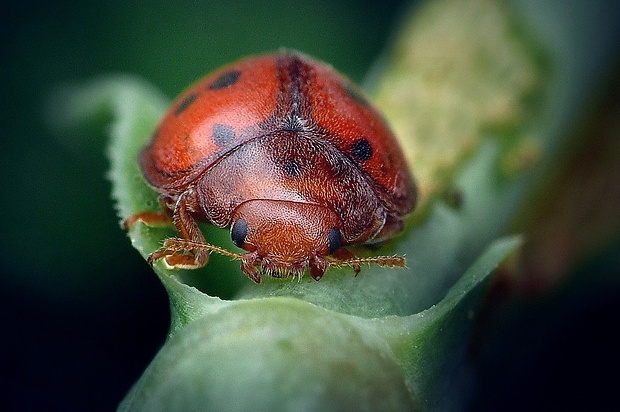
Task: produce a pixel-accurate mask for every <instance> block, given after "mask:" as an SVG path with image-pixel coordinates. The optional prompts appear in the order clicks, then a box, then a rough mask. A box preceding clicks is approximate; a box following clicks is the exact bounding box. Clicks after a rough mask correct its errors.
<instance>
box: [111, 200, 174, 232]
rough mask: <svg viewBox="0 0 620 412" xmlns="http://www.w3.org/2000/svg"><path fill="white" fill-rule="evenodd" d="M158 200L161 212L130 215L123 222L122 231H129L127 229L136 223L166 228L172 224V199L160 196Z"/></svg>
mask: <svg viewBox="0 0 620 412" xmlns="http://www.w3.org/2000/svg"><path fill="white" fill-rule="evenodd" d="M158 200H159V205H160V206H161V210H162V211H161V212H151V211H145V212H139V213H136V214H135V215H131V216H129V217H128V218H127V219H125V220H123V223H122V227H123V229H125V230H129V228H131V227H132V226H133V225H135V224H136V223H138V222H142V223H144V224H145V225H148V226H168V225H170V224H172V212H173V210H174V204H175V200H174V198H173V197H171V196H168V195H161V196H159V199H158Z"/></svg>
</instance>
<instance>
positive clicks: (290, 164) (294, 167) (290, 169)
mask: <svg viewBox="0 0 620 412" xmlns="http://www.w3.org/2000/svg"><path fill="white" fill-rule="evenodd" d="M282 169H283V170H284V173H286V175H287V176H289V177H297V176H299V174H300V173H301V168H300V167H299V163H297V161H296V160H295V159H289V160H287V161H286V162H285V163H284V165H283V167H282Z"/></svg>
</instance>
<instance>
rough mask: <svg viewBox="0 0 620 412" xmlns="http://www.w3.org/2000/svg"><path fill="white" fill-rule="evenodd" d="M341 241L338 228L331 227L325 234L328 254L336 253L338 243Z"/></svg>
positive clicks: (338, 247)
mask: <svg viewBox="0 0 620 412" xmlns="http://www.w3.org/2000/svg"><path fill="white" fill-rule="evenodd" d="M341 243H342V237H341V235H340V229H338V228H337V227H332V228H331V230H330V231H329V234H328V235H327V246H328V247H329V254H330V255H331V254H333V253H336V251H337V250H338V249H340V244H341Z"/></svg>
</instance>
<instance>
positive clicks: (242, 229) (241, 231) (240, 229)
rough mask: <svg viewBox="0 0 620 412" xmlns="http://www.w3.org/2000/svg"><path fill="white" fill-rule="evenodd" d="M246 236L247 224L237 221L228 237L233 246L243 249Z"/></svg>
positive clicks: (241, 220)
mask: <svg viewBox="0 0 620 412" xmlns="http://www.w3.org/2000/svg"><path fill="white" fill-rule="evenodd" d="M247 235H248V222H246V221H245V219H239V220H237V221H236V222H235V223H233V225H232V227H231V228H230V237H231V238H232V241H233V243H234V244H235V245H237V246H238V247H240V248H242V249H243V245H244V243H245V238H246V236H247Z"/></svg>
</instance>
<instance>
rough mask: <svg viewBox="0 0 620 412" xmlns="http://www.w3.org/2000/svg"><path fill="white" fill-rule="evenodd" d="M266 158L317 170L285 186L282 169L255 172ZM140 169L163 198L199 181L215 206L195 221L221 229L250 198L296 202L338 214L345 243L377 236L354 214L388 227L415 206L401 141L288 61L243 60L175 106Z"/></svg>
mask: <svg viewBox="0 0 620 412" xmlns="http://www.w3.org/2000/svg"><path fill="white" fill-rule="evenodd" d="M293 142H295V143H293ZM244 147H245V150H241V149H243V148H244ZM327 152H329V153H330V154H329V155H324V153H327ZM241 153H244V154H243V155H241ZM287 153H290V155H289V154H287ZM266 155H270V156H271V155H272V157H277V158H278V159H279V160H277V162H281V163H282V167H287V166H286V165H284V163H286V161H287V158H286V156H289V158H291V159H294V162H295V164H294V165H293V166H291V167H299V164H298V163H300V162H303V159H304V158H305V159H307V160H308V161H310V160H312V161H313V162H316V167H314V168H313V170H312V174H308V173H306V174H302V175H300V176H299V177H298V179H297V181H296V182H294V183H290V182H288V181H287V182H285V183H281V181H282V180H283V179H282V178H281V176H280V174H278V173H279V172H274V171H273V170H272V169H273V167H274V166H273V162H276V160H273V159H271V161H270V163H269V164H267V165H263V166H260V167H259V166H257V164H259V163H261V162H263V161H264V157H265V156H266ZM282 156H284V157H282ZM140 162H141V166H142V169H143V172H144V174H145V176H146V178H147V180H148V181H149V183H150V184H151V185H152V186H154V187H155V188H156V189H158V190H159V191H160V192H162V193H165V194H167V195H171V196H178V195H180V194H182V193H183V192H184V191H186V190H187V189H188V188H189V187H192V186H196V185H197V182H198V181H201V183H200V185H201V186H202V187H203V189H205V190H201V191H200V195H201V196H214V197H215V196H217V197H218V199H217V201H213V202H211V201H210V200H209V199H205V200H204V201H202V202H201V204H202V205H203V207H204V208H206V209H209V210H208V211H206V212H205V211H202V212H200V211H194V212H195V215H196V216H197V217H198V218H202V219H203V220H207V221H211V223H214V224H217V225H220V226H224V225H227V224H229V223H230V221H229V216H226V214H230V212H231V211H232V209H233V208H234V207H236V205H238V204H239V203H240V202H243V201H245V200H248V198H251V197H252V196H259V197H265V196H269V197H274V196H275V197H278V196H279V195H278V193H279V192H282V193H283V194H282V198H283V199H289V198H291V197H293V198H294V197H295V196H296V194H298V195H299V198H300V199H304V200H305V201H308V202H312V203H319V204H328V207H330V208H332V209H334V210H335V212H336V213H338V214H339V215H340V216H341V218H342V220H343V222H344V226H345V228H344V229H345V237H346V238H347V239H346V240H347V241H348V242H349V243H353V242H358V241H359V242H364V241H366V240H368V238H370V237H372V236H374V235H376V233H377V230H374V229H373V230H370V229H369V230H368V231H366V230H365V228H364V227H360V226H364V224H367V225H376V224H378V223H376V222H366V221H367V220H369V219H375V218H374V216H372V212H373V211H372V210H370V211H368V210H367V211H365V212H361V211H360V212H359V213H358V209H359V210H362V209H369V208H370V209H372V208H374V209H377V210H379V209H381V210H380V211H378V212H377V213H381V214H383V215H384V216H383V217H382V219H383V221H382V222H381V225H383V224H384V223H385V221H386V220H387V219H389V217H390V216H393V217H396V218H397V220H399V218H400V217H401V216H403V215H405V214H406V213H408V212H409V211H410V210H411V209H412V208H413V206H414V203H415V198H416V189H415V186H414V182H413V180H412V178H411V176H410V174H409V171H408V168H407V165H406V162H405V159H404V157H403V155H402V153H401V150H400V148H399V146H398V143H397V141H396V140H395V138H394V136H393V135H392V133H391V131H390V130H389V128H388V127H387V125H386V124H385V122H384V120H383V118H382V117H381V115H380V114H379V113H378V112H377V111H376V110H375V109H374V108H373V107H372V106H371V105H370V103H369V102H368V101H367V100H366V98H365V97H364V96H363V93H362V92H361V91H360V90H359V89H358V88H357V87H356V86H355V85H353V84H352V83H351V82H350V81H349V80H347V79H346V78H345V77H343V76H342V75H340V74H338V73H337V72H336V71H334V70H333V69H332V68H331V67H330V66H328V65H325V64H323V63H320V62H317V61H315V60H312V59H310V58H308V57H306V56H303V55H300V54H298V53H291V52H281V53H277V54H270V55H265V56H259V57H252V58H247V59H244V60H241V61H238V62H236V63H233V64H231V65H229V66H227V67H224V68H222V69H219V70H217V71H215V72H214V73H212V74H210V75H208V76H206V77H205V78H204V79H202V80H200V81H199V82H197V83H196V84H194V85H193V86H192V87H191V88H189V89H188V90H187V91H185V92H184V93H183V94H181V96H180V97H179V98H178V99H177V100H176V102H175V103H174V104H173V105H172V107H171V109H170V110H169V112H168V113H167V114H166V116H165V117H164V119H163V120H162V122H161V124H160V126H159V127H158V129H157V131H156V133H155V136H154V138H153V140H152V141H151V143H150V144H149V145H148V146H147V147H146V148H145V149H144V151H143V152H142V154H141V158H140ZM336 163H338V164H336ZM218 164H221V166H218V167H217V168H216V167H215V166H216V165H218ZM223 165H226V166H223ZM212 169H213V171H212ZM244 169H245V172H244ZM209 174H211V175H212V177H209ZM225 175H227V176H228V177H226V176H225ZM344 175H347V176H354V178H351V179H349V178H347V179H342V176H344ZM330 179H331V183H330ZM334 179H336V180H338V179H340V180H342V181H343V182H344V180H346V184H345V183H342V182H336V181H334ZM332 183H333V184H332ZM209 185H215V186H218V187H215V188H212V189H213V190H210V188H209V187H207V186H209ZM359 185H362V186H367V187H366V188H359V189H358V188H357V187H356V186H359ZM336 192H342V193H336ZM291 193H293V194H291ZM221 197H224V198H225V199H221ZM332 199H333V201H332ZM218 208H220V209H221V210H219V211H213V210H215V209H218ZM343 209H346V210H344V211H343ZM369 216H370V217H369ZM227 218H228V220H227Z"/></svg>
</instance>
